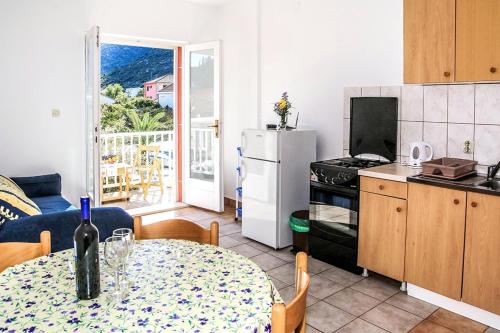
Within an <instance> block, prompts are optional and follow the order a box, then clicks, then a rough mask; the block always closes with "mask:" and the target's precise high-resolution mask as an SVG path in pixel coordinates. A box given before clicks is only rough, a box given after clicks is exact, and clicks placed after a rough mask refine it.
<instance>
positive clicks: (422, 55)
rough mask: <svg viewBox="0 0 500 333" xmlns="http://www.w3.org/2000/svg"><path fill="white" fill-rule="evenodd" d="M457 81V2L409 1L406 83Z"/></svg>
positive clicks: (405, 35)
mask: <svg viewBox="0 0 500 333" xmlns="http://www.w3.org/2000/svg"><path fill="white" fill-rule="evenodd" d="M479 1H483V0H479ZM454 80H455V0H405V1H404V82H405V83H448V82H453V81H454Z"/></svg>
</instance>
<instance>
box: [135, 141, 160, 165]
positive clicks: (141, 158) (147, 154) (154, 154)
mask: <svg viewBox="0 0 500 333" xmlns="http://www.w3.org/2000/svg"><path fill="white" fill-rule="evenodd" d="M159 154H160V146H145V145H139V147H137V151H136V153H135V159H134V166H135V167H137V168H149V167H151V166H152V165H153V164H155V163H157V160H158V155H159Z"/></svg>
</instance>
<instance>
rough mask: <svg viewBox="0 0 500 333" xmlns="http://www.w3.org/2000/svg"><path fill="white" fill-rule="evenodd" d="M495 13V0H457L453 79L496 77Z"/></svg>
mask: <svg viewBox="0 0 500 333" xmlns="http://www.w3.org/2000/svg"><path fill="white" fill-rule="evenodd" d="M499 16H500V1H499V0H457V29H456V30H457V57H456V58H457V67H456V81H492V80H493V81H499V80H500V17H499Z"/></svg>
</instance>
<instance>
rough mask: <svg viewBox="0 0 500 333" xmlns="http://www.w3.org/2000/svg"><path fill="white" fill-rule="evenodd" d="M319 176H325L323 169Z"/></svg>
mask: <svg viewBox="0 0 500 333" xmlns="http://www.w3.org/2000/svg"><path fill="white" fill-rule="evenodd" d="M321 176H323V177H324V176H325V174H324V173H323V169H321Z"/></svg>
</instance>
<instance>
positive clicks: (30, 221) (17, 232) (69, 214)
mask: <svg viewBox="0 0 500 333" xmlns="http://www.w3.org/2000/svg"><path fill="white" fill-rule="evenodd" d="M90 215H91V218H92V223H93V224H94V225H95V226H96V227H97V230H99V240H100V241H101V242H103V241H104V240H105V239H106V238H108V237H110V236H112V235H113V230H115V229H118V228H131V229H133V228H134V226H133V225H134V223H133V222H134V221H133V219H132V217H131V216H130V215H129V214H127V212H125V211H124V210H123V209H121V208H115V207H109V208H108V207H106V208H92V209H91V214H90ZM79 225H80V211H79V210H76V209H75V210H69V211H65V212H57V213H49V214H41V215H37V216H28V217H24V218H22V219H19V220H15V221H7V222H6V223H5V225H4V226H3V228H2V229H1V230H0V243H2V242H29V243H36V242H39V241H40V233H41V232H42V231H45V230H47V231H50V235H51V241H52V252H57V251H61V250H66V249H70V248H73V245H74V243H73V235H74V233H75V229H76V228H77V227H78V226H79Z"/></svg>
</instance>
